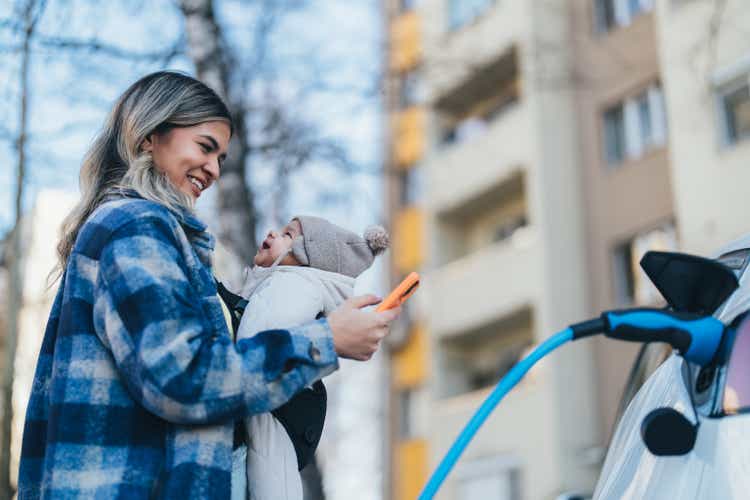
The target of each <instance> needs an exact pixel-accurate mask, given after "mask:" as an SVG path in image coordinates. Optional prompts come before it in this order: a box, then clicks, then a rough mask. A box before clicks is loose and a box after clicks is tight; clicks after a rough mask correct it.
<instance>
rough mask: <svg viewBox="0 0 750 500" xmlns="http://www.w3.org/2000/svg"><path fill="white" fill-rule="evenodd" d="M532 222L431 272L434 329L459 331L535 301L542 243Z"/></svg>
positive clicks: (439, 332) (444, 332)
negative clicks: (500, 239) (538, 240)
mask: <svg viewBox="0 0 750 500" xmlns="http://www.w3.org/2000/svg"><path fill="white" fill-rule="evenodd" d="M533 234H534V233H533V226H531V227H524V228H521V229H519V230H517V231H516V233H515V234H514V235H513V237H511V238H509V239H507V240H503V241H500V242H497V243H494V244H491V245H489V246H485V247H484V248H481V249H480V250H477V251H475V252H473V253H471V254H470V255H467V256H465V257H462V258H460V259H458V260H455V261H453V262H451V263H449V264H447V265H445V266H443V267H441V268H439V269H437V270H435V271H433V272H431V273H429V274H428V275H427V276H426V278H425V280H424V282H425V284H426V285H427V284H428V287H426V288H427V290H426V291H427V292H428V294H429V300H428V301H426V303H427V304H429V306H428V309H427V310H426V313H427V317H428V318H429V327H430V332H431V334H433V335H435V336H437V337H444V336H450V335H455V334H458V333H460V332H464V331H467V330H470V329H473V328H480V327H482V326H483V325H486V324H490V323H493V322H494V321H496V320H498V319H499V318H502V317H504V316H507V315H510V314H512V313H513V312H515V311H517V310H518V309H520V308H523V307H528V306H529V305H532V306H533V305H534V304H535V302H536V299H537V298H538V295H539V291H540V280H541V276H540V271H539V262H540V256H539V247H538V245H536V244H535V242H534V241H533Z"/></svg>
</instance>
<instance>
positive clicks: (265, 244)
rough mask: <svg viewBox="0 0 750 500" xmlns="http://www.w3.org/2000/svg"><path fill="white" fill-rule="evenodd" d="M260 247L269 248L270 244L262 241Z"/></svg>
mask: <svg viewBox="0 0 750 500" xmlns="http://www.w3.org/2000/svg"><path fill="white" fill-rule="evenodd" d="M260 247H261V248H262V249H263V250H268V249H269V248H271V245H269V244H268V242H267V241H264V242H263V244H262V245H261V246H260Z"/></svg>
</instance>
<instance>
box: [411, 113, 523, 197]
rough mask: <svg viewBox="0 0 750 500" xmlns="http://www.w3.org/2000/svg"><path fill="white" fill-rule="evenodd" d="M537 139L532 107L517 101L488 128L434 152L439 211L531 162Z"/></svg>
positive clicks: (430, 162)
mask: <svg viewBox="0 0 750 500" xmlns="http://www.w3.org/2000/svg"><path fill="white" fill-rule="evenodd" d="M532 154H533V139H532V133H531V124H530V120H529V111H528V107H527V106H525V105H524V104H515V105H513V106H512V107H511V108H510V109H508V110H507V111H505V112H504V113H502V114H501V115H500V116H498V117H496V118H495V119H494V120H493V121H491V122H489V124H488V125H487V128H486V130H483V131H481V133H478V134H477V135H476V136H475V137H473V138H471V139H467V140H466V141H464V142H462V143H460V144H451V145H447V146H445V147H443V148H441V149H439V150H436V151H434V152H433V153H431V154H430V156H429V157H428V159H427V162H426V165H425V167H426V168H429V176H428V179H429V184H428V186H427V190H428V200H429V203H430V205H431V207H430V208H431V209H432V210H435V211H444V210H451V209H452V208H453V207H455V206H457V205H460V204H461V203H463V202H465V201H466V200H468V199H470V198H472V197H474V196H476V195H477V194H478V193H480V192H481V191H483V190H484V189H486V186H488V185H493V184H496V183H498V182H502V180H503V179H505V178H509V177H511V176H512V175H513V174H514V173H516V172H517V171H518V169H522V168H526V167H527V166H528V165H530V164H531V161H532V160H531V159H532Z"/></svg>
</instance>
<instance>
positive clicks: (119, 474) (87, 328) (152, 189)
mask: <svg viewBox="0 0 750 500" xmlns="http://www.w3.org/2000/svg"><path fill="white" fill-rule="evenodd" d="M231 134H232V124H231V118H230V115H229V112H228V110H227V108H226V106H225V105H224V103H223V102H222V101H221V99H219V97H218V96H217V95H216V94H215V93H214V92H213V91H212V90H211V89H209V88H208V87H206V86H205V85H203V84H202V83H200V82H199V81H197V80H195V79H193V78H191V77H189V76H186V75H183V74H180V73H175V72H158V73H154V74H151V75H148V76H146V77H144V78H142V79H141V80H139V81H137V82H136V83H134V84H133V85H132V86H131V87H130V88H129V89H128V90H127V91H125V93H124V94H123V95H122V96H121V97H120V99H119V100H118V101H117V103H116V104H115V106H114V108H113V110H112V112H111V114H110V116H109V118H108V120H107V122H106V123H105V125H104V128H103V130H102V132H101V134H100V135H99V137H98V138H97V139H96V140H95V142H94V143H93V145H92V146H91V149H90V150H89V152H88V153H87V155H86V157H85V159H84V161H83V165H82V167H81V187H82V194H81V201H80V203H79V204H78V206H77V207H76V208H75V209H74V210H73V212H72V213H71V214H70V215H69V216H68V218H67V220H66V222H65V224H64V225H63V233H62V240H61V243H60V245H59V247H58V251H59V259H60V269H61V271H62V279H61V283H60V288H59V290H58V292H57V295H56V298H55V301H54V305H53V307H52V312H51V313H50V318H49V322H48V324H47V329H46V332H45V335H44V341H43V344H42V349H41V352H40V354H39V359H38V362H37V370H36V374H35V378H34V384H33V388H32V393H31V399H30V402H29V407H28V412H27V415H26V426H25V430H24V439H23V449H22V452H21V465H20V471H19V498H21V499H24V498H40V497H41V498H79V497H86V498H128V499H130V498H180V499H187V498H209V499H213V498H216V499H219V498H222V499H223V498H228V497H229V495H230V469H231V455H232V448H233V432H234V427H235V426H234V422H235V420H237V419H241V418H243V417H246V416H248V415H251V414H257V413H262V412H267V411H270V410H272V409H274V408H276V407H278V406H280V405H281V404H283V403H284V402H286V401H287V400H288V399H289V398H290V397H292V396H293V395H294V394H295V393H296V392H297V391H298V390H300V389H302V388H303V387H305V386H306V385H308V384H310V383H312V382H313V381H315V380H317V379H319V378H321V377H323V376H325V375H327V374H329V373H331V372H332V371H334V370H335V369H336V368H337V367H338V357H339V356H341V357H348V358H353V359H358V360H365V359H369V357H370V356H371V355H372V354H373V352H374V351H375V350H376V349H377V347H378V344H379V341H380V340H381V339H382V338H383V337H384V336H385V335H386V334H387V332H388V325H389V323H390V322H391V321H393V319H395V317H396V316H397V314H398V311H390V312H384V313H377V312H374V311H364V310H361V308H362V307H364V306H367V305H371V304H374V303H377V301H378V299H377V298H376V297H374V296H364V297H357V298H354V299H351V300H350V301H347V302H346V303H344V304H343V305H342V306H341V307H339V308H338V309H337V310H335V311H334V312H333V313H331V314H330V316H329V317H328V319H327V320H325V319H322V320H318V321H315V322H312V323H309V324H307V325H304V326H301V327H298V328H291V329H288V330H286V331H281V332H280V331H274V332H262V333H260V334H258V335H256V336H254V337H252V338H250V339H246V340H242V341H240V342H238V343H237V344H236V345H235V344H234V343H233V342H232V338H231V334H230V331H229V326H228V324H227V321H226V319H225V315H224V311H223V309H222V305H221V300H220V298H219V297H218V296H217V288H216V283H215V281H214V278H213V275H212V270H211V257H212V251H213V238H212V237H211V235H209V234H208V233H207V232H206V230H205V229H206V227H205V225H204V224H203V223H201V222H200V221H199V220H198V219H197V218H196V217H195V215H194V214H193V211H192V207H193V205H194V203H195V200H197V199H198V198H199V197H200V196H201V193H203V191H205V190H206V189H208V188H209V187H210V186H211V185H212V184H213V183H214V182H215V181H216V180H217V179H218V178H219V175H220V172H221V163H222V161H223V160H224V157H225V155H226V150H227V146H228V143H229V140H230V138H231ZM248 237H251V235H248Z"/></svg>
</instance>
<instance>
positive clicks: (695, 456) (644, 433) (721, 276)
mask: <svg viewBox="0 0 750 500" xmlns="http://www.w3.org/2000/svg"><path fill="white" fill-rule="evenodd" d="M653 255H656V259H654V258H653ZM649 259H650V260H651V261H650V262H649ZM749 262H750V235H748V236H747V237H744V238H742V239H740V240H737V241H735V242H733V243H731V244H730V245H728V246H727V247H725V248H724V249H722V251H720V252H719V253H718V254H717V255H716V256H715V257H714V258H713V259H702V258H698V257H693V256H688V255H684V254H676V253H669V254H668V253H657V254H652V256H651V257H649V255H648V254H647V256H646V257H644V260H643V261H642V263H641V265H642V267H643V268H644V270H645V271H646V273H647V274H648V275H649V277H650V278H651V280H652V281H653V282H654V284H655V285H656V286H657V288H659V290H660V291H661V293H662V295H663V296H664V298H665V299H666V300H667V303H668V304H669V306H670V308H671V309H672V310H675V311H678V312H679V311H685V312H692V313H701V314H711V315H713V316H714V317H715V318H717V319H718V320H720V321H721V322H722V323H724V325H726V326H727V327H728V328H727V329H726V330H725V333H724V335H723V338H722V341H721V345H720V348H719V350H718V352H717V354H716V356H715V357H714V359H713V360H712V361H711V363H709V364H708V365H706V366H703V367H700V366H698V365H695V364H693V363H690V362H687V361H686V360H685V359H684V358H683V357H681V356H679V355H678V354H672V355H670V356H669V357H668V358H667V359H666V361H664V363H662V364H661V365H660V366H659V368H657V369H656V371H655V372H654V373H653V375H651V376H650V377H649V378H648V380H647V381H646V382H645V384H644V385H643V386H642V387H641V388H640V390H639V391H638V392H637V394H636V395H635V396H634V398H633V399H632V401H631V402H630V404H629V405H628V406H627V409H626V410H625V411H624V413H623V415H622V418H621V419H620V421H619V423H618V425H617V428H616V430H615V433H614V435H613V438H612V442H611V444H610V447H609V450H608V453H607V457H606V459H605V462H604V466H603V468H602V472H601V475H600V478H599V481H598V484H597V486H596V490H595V492H594V498H595V499H602V500H609V499H638V500H641V499H663V498H679V499H706V498H710V499H713V498H717V499H719V498H721V499H740V498H742V499H744V498H748V497H750V493H748V492H750V314H748V311H749V310H750V272H747V271H748V263H749ZM657 356H658V354H657ZM644 359H645V358H641V361H643V360H644ZM636 371H637V367H636Z"/></svg>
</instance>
